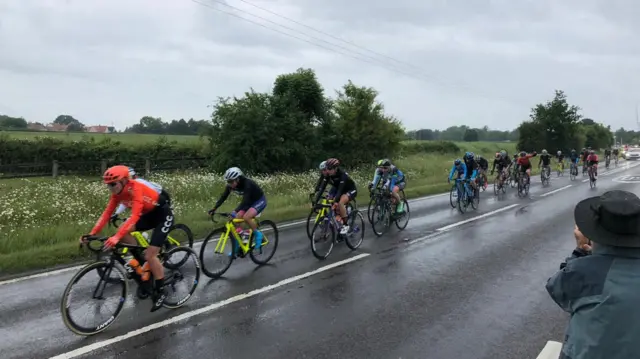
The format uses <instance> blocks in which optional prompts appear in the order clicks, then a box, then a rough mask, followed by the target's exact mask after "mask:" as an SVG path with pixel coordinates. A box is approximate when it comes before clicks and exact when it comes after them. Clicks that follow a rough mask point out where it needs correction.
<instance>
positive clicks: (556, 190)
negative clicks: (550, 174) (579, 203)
mask: <svg viewBox="0 0 640 359" xmlns="http://www.w3.org/2000/svg"><path fill="white" fill-rule="evenodd" d="M571 186H573V185H572V184H569V185H566V186H564V187H560V188H558V189H554V190H553V191H550V192H547V193H544V194H541V195H540V197H546V196H549V195H552V194H554V193H556V192H560V191H562V190H565V189H567V188H569V187H571Z"/></svg>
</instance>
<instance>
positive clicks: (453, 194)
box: [372, 184, 458, 224]
mask: <svg viewBox="0 0 640 359" xmlns="http://www.w3.org/2000/svg"><path fill="white" fill-rule="evenodd" d="M449 203H450V204H451V208H456V203H458V191H457V190H456V185H455V184H454V185H453V186H451V191H449ZM372 224H373V223H372Z"/></svg>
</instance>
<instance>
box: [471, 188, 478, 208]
mask: <svg viewBox="0 0 640 359" xmlns="http://www.w3.org/2000/svg"><path fill="white" fill-rule="evenodd" d="M479 206H480V190H479V189H477V188H476V189H475V190H474V191H473V199H472V200H471V208H473V209H478V207H479Z"/></svg>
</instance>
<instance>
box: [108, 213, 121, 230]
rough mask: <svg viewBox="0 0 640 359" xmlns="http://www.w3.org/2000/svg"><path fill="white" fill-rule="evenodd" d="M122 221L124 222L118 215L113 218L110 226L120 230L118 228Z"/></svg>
mask: <svg viewBox="0 0 640 359" xmlns="http://www.w3.org/2000/svg"><path fill="white" fill-rule="evenodd" d="M122 221H123V219H122V218H120V217H118V216H117V215H116V216H115V217H112V218H111V219H110V220H109V224H111V225H112V226H114V227H115V228H118V227H119V223H120V222H122Z"/></svg>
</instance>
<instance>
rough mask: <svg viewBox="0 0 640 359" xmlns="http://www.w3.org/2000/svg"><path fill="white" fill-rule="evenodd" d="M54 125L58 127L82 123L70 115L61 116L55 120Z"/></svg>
mask: <svg viewBox="0 0 640 359" xmlns="http://www.w3.org/2000/svg"><path fill="white" fill-rule="evenodd" d="M53 123H55V124H57V125H71V124H72V123H80V121H78V120H76V119H75V118H73V116H70V115H59V116H58V117H56V119H55V120H53Z"/></svg>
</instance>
